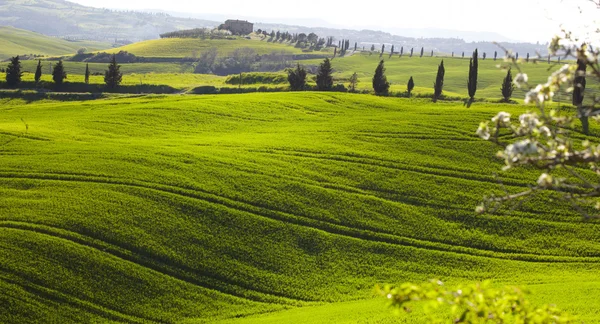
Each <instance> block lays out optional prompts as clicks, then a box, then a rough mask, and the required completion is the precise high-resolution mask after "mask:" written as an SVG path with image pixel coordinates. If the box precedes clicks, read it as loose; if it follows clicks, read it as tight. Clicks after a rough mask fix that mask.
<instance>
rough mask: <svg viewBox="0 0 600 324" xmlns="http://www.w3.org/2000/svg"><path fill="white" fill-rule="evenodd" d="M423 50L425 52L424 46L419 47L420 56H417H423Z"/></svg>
mask: <svg viewBox="0 0 600 324" xmlns="http://www.w3.org/2000/svg"><path fill="white" fill-rule="evenodd" d="M424 52H425V48H424V47H421V56H419V57H423V53H424Z"/></svg>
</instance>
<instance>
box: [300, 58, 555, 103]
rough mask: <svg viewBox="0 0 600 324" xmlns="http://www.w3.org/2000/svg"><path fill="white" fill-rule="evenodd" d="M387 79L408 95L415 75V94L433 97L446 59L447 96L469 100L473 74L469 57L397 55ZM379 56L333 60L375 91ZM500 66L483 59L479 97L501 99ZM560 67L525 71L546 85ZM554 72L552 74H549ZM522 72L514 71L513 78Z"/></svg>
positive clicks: (342, 73) (342, 76)
mask: <svg viewBox="0 0 600 324" xmlns="http://www.w3.org/2000/svg"><path fill="white" fill-rule="evenodd" d="M383 59H384V60H385V68H386V76H387V78H388V81H389V82H390V83H391V87H390V91H394V92H404V91H406V84H407V83H408V79H409V78H410V77H411V76H412V77H413V78H414V82H415V89H414V90H413V91H414V93H420V94H432V93H433V83H434V82H435V77H436V73H437V67H438V65H439V64H440V61H441V60H442V59H443V60H444V67H445V68H446V74H445V78H444V94H445V95H448V96H460V97H468V92H467V78H468V75H469V58H464V59H462V58H458V57H456V58H449V57H444V58H440V57H433V58H432V57H422V58H419V57H418V56H413V57H412V58H410V57H408V56H407V55H404V56H403V57H399V56H398V55H394V56H392V57H391V58H390V57H389V56H388V55H384V56H383ZM379 60H380V58H379V55H378V54H375V53H374V54H373V55H369V54H357V55H353V56H350V57H342V58H335V59H334V60H333V61H332V66H333V69H334V72H335V73H334V77H335V78H337V79H338V80H342V81H345V83H346V84H348V81H347V80H348V79H350V76H351V75H352V74H353V73H354V72H356V73H357V74H358V77H359V83H358V88H359V89H369V90H371V89H372V84H371V80H372V78H373V73H374V72H375V68H376V67H377V64H378V63H379ZM321 62H322V60H310V61H305V62H303V63H305V64H307V65H317V64H319V63H321ZM497 65H506V63H504V62H503V61H502V60H501V59H499V60H497V61H494V60H493V58H487V59H485V60H482V59H481V57H480V58H479V77H478V86H477V93H476V96H475V97H476V98H487V99H501V98H502V96H501V92H500V87H501V86H502V80H503V79H504V77H505V76H506V70H504V69H500V68H498V67H497ZM559 66H560V65H558V64H547V63H546V62H542V63H539V64H533V63H524V64H523V65H522V68H523V70H524V72H525V73H527V74H528V76H529V82H530V83H531V84H532V85H537V84H539V83H545V82H546V80H547V78H548V75H549V74H550V71H552V70H556V69H558V67H559ZM549 70H550V71H549ZM517 73H518V71H517V70H513V77H514V76H515V75H516V74H517ZM524 95H525V93H524V91H522V90H521V89H515V92H514V97H515V98H519V99H521V98H524Z"/></svg>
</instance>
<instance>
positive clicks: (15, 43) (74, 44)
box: [0, 26, 110, 60]
mask: <svg viewBox="0 0 600 324" xmlns="http://www.w3.org/2000/svg"><path fill="white" fill-rule="evenodd" d="M0 44H2V46H0V60H4V59H8V58H10V57H12V56H15V55H24V54H27V55H29V54H36V55H67V54H75V53H76V52H77V50H78V49H80V48H82V47H85V48H87V49H88V50H89V51H96V50H102V49H107V48H110V44H108V43H101V42H93V41H67V40H64V39H60V38H53V37H49V36H45V35H42V34H38V33H34V32H30V31H27V30H23V29H18V28H13V27H8V26H0Z"/></svg>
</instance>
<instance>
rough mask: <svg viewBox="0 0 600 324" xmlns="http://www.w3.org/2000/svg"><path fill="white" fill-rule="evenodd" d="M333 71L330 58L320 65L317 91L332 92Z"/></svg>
mask: <svg viewBox="0 0 600 324" xmlns="http://www.w3.org/2000/svg"><path fill="white" fill-rule="evenodd" d="M332 73H333V69H332V68H331V61H329V59H328V58H326V59H325V61H323V63H321V65H319V69H318V71H317V90H319V91H330V90H331V88H333V77H332V76H331V74H332Z"/></svg>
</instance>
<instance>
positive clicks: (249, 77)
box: [225, 72, 288, 85]
mask: <svg viewBox="0 0 600 324" xmlns="http://www.w3.org/2000/svg"><path fill="white" fill-rule="evenodd" d="M241 80H242V84H243V85H248V84H285V83H287V82H288V81H287V75H286V74H284V73H273V72H248V73H242V79H241ZM225 83H226V84H234V85H238V84H240V75H239V74H233V75H230V76H228V77H227V79H225Z"/></svg>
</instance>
